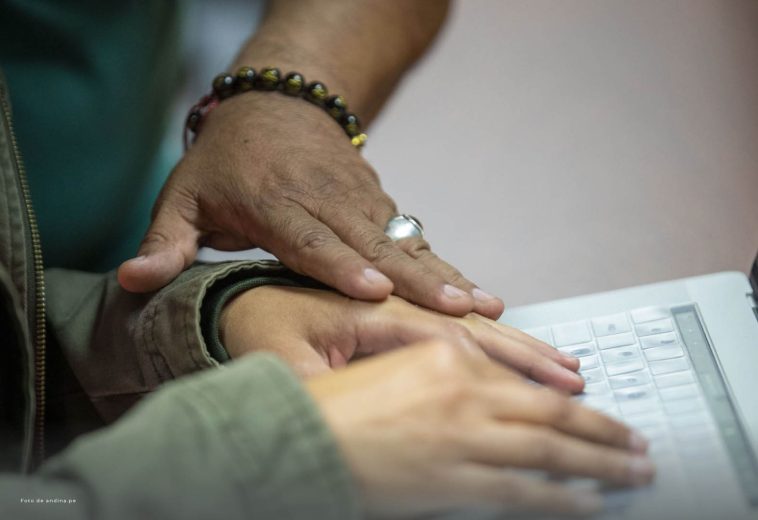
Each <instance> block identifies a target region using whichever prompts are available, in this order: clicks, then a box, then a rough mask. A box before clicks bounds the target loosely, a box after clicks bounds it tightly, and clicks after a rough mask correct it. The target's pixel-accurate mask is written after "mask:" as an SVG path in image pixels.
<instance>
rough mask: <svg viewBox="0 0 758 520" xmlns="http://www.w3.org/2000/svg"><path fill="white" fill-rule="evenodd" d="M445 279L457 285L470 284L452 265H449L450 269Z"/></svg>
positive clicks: (464, 285)
mask: <svg viewBox="0 0 758 520" xmlns="http://www.w3.org/2000/svg"><path fill="white" fill-rule="evenodd" d="M447 281H448V283H451V284H453V285H455V286H458V287H466V286H470V285H472V284H471V282H469V281H468V279H467V278H466V277H465V276H463V273H461V272H460V271H459V270H458V269H456V268H454V267H451V268H450V271H449V272H448V273H447Z"/></svg>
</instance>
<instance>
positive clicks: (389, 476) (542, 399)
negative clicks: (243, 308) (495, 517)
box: [306, 341, 655, 517]
mask: <svg viewBox="0 0 758 520" xmlns="http://www.w3.org/2000/svg"><path fill="white" fill-rule="evenodd" d="M478 354H479V355H477V351H475V350H473V351H472V350H471V349H467V348H465V343H461V342H455V341H453V342H450V341H428V342H424V343H421V344H416V345H413V346H409V347H407V348H405V349H402V350H398V351H394V352H391V353H386V354H382V355H380V356H376V357H374V358H371V359H367V360H363V361H359V362H356V363H354V364H351V365H350V366H348V367H347V368H345V369H342V370H337V371H334V372H333V373H329V374H325V375H322V376H318V377H315V378H312V379H310V380H308V381H307V382H306V385H307V387H308V389H309V390H310V393H311V394H312V395H313V397H314V398H315V400H316V402H317V404H318V406H319V407H320V409H321V411H322V413H323V415H324V417H325V419H326V422H327V424H328V425H329V426H330V427H331V429H332V431H333V432H334V434H335V436H336V438H337V441H338V443H339V445H340V447H341V449H342V453H343V454H344V456H345V458H346V460H347V463H348V466H349V467H350V469H351V471H352V472H353V475H354V477H355V479H356V481H357V483H358V485H359V488H360V490H361V493H362V498H363V501H364V504H365V509H366V513H368V514H369V515H371V516H380V517H393V516H403V517H407V516H409V515H413V514H424V513H430V512H438V511H441V510H445V509H450V508H459V507H478V508H487V509H495V510H498V511H512V510H527V511H534V512H560V513H589V512H593V511H595V510H597V509H599V508H600V507H601V505H602V501H601V499H600V497H599V496H598V495H597V494H595V493H594V492H588V491H577V490H572V489H570V488H569V487H567V486H566V485H564V484H561V483H559V482H556V481H552V482H551V481H548V480H546V479H542V478H535V476H534V475H533V474H532V475H529V474H527V473H524V472H519V471H517V469H518V468H527V469H534V470H543V471H545V472H548V473H550V474H557V475H561V476H581V477H591V478H596V479H600V480H602V481H608V482H610V483H613V484H618V485H631V486H636V485H643V484H646V483H648V482H650V481H651V479H652V478H653V475H654V472H655V470H654V467H653V465H652V463H651V462H650V460H649V459H648V458H647V457H645V456H644V453H645V451H646V449H647V442H646V441H645V440H644V438H642V437H641V436H640V435H639V434H637V433H635V432H633V431H631V430H630V429H628V428H627V427H626V426H624V425H622V424H621V423H619V422H616V421H615V420H613V419H610V418H609V417H606V416H604V415H601V414H599V413H596V412H594V411H591V410H589V409H587V408H584V407H582V406H581V405H579V404H578V403H576V402H575V401H572V400H571V399H570V398H569V397H568V396H566V395H563V394H560V393H558V392H555V391H553V390H550V389H547V388H544V387H537V386H534V385H530V384H527V383H526V382H525V381H524V380H523V378H521V377H519V376H518V375H516V374H515V373H514V372H513V371H511V370H509V369H506V368H503V367H501V366H499V365H497V364H495V363H493V362H492V361H490V360H488V359H487V357H486V356H482V355H481V353H480V352H479V353H478Z"/></svg>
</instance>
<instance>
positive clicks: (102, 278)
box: [46, 261, 297, 434]
mask: <svg viewBox="0 0 758 520" xmlns="http://www.w3.org/2000/svg"><path fill="white" fill-rule="evenodd" d="M296 278H297V277H296V276H294V275H292V273H291V272H290V271H288V270H287V269H285V268H284V267H282V265H281V264H279V263H278V262H271V261H257V262H227V263H222V264H209V265H198V266H195V267H193V268H191V269H189V270H187V271H185V272H184V273H182V274H181V275H180V276H179V277H178V278H177V279H176V280H175V281H174V282H172V283H171V284H169V285H168V286H166V287H165V288H164V289H162V290H160V291H159V292H157V293H155V294H147V295H141V294H131V293H128V292H126V291H124V290H123V289H121V287H120V286H119V284H118V282H117V280H116V276H115V273H109V274H106V275H98V274H91V273H81V272H75V271H65V270H60V269H51V270H48V271H47V272H46V282H47V300H48V324H49V325H48V329H49V331H50V334H49V336H50V340H49V347H48V358H49V362H48V374H49V386H50V388H49V389H48V395H49V398H50V400H51V403H53V404H54V403H58V404H59V406H50V407H48V408H49V409H50V410H51V413H52V414H53V415H55V413H56V410H65V415H64V414H63V413H61V414H60V417H59V418H58V419H57V422H60V423H64V422H65V421H66V419H67V418H66V416H69V417H70V416H71V415H72V414H71V412H72V411H74V412H75V413H74V415H77V416H79V417H81V418H82V421H83V422H84V423H87V422H88V421H90V419H89V418H91V417H99V418H101V419H102V421H104V422H106V423H108V422H111V421H113V420H115V419H116V418H118V417H119V416H120V415H121V414H122V413H123V412H124V411H126V410H127V409H128V408H129V407H131V406H132V405H133V404H134V403H135V402H136V401H137V400H138V399H139V398H140V397H141V396H143V395H144V394H146V393H148V392H151V391H152V390H154V389H155V388H157V387H158V386H159V385H161V384H162V383H164V382H166V381H169V380H172V379H175V378H178V377H181V376H183V375H186V374H190V373H193V372H196V371H199V370H204V369H207V368H214V367H218V366H219V363H218V362H217V361H216V360H215V359H214V358H213V357H212V356H211V355H210V353H209V351H208V347H207V342H206V339H205V337H204V335H203V331H202V329H201V323H202V322H203V313H207V314H209V315H213V316H217V315H218V314H219V313H220V309H217V308H213V307H209V306H208V305H205V304H204V302H206V300H207V299H208V297H207V296H208V291H209V290H210V289H211V288H213V287H217V286H218V287H226V286H227V285H228V283H229V282H228V281H234V280H236V281H238V282H239V281H243V280H244V281H245V282H244V283H253V284H254V283H264V282H266V281H268V282H270V283H274V282H277V281H278V282H277V283H296V282H295V281H294V280H296ZM287 280H293V281H292V282H287ZM222 304H223V301H222V300H219V301H218V302H217V303H216V305H222ZM206 321H207V320H206ZM215 337H217V334H216V335H215ZM61 374H62V375H61ZM53 422H54V423H56V418H55V417H53ZM90 422H91V421H90ZM95 426H97V425H95ZM86 429H87V428H86V427H78V428H74V429H73V430H71V431H72V432H73V433H74V434H75V433H79V432H81V431H86Z"/></svg>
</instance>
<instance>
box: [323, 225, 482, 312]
mask: <svg viewBox="0 0 758 520" xmlns="http://www.w3.org/2000/svg"><path fill="white" fill-rule="evenodd" d="M323 219H324V222H326V223H327V224H328V225H329V226H331V227H332V229H333V230H334V231H335V232H336V233H337V235H338V236H339V237H340V238H341V239H342V240H343V241H344V242H345V243H346V244H348V245H350V246H352V247H354V248H355V250H356V251H358V252H359V253H360V254H361V255H363V257H364V258H366V259H368V260H370V261H371V262H372V263H373V264H374V265H376V266H377V268H378V269H379V270H380V271H381V272H382V273H384V274H385V275H386V276H388V277H389V278H390V279H391V280H392V282H393V283H394V285H395V294H397V295H398V296H401V297H402V298H405V299H406V300H408V301H411V302H413V303H416V304H418V305H422V306H424V307H427V308H429V309H434V310H436V311H439V312H442V313H445V314H450V315H454V316H463V315H465V314H467V313H469V312H471V311H472V310H473V308H474V299H473V297H472V296H471V295H470V294H468V293H466V292H465V291H463V290H461V289H458V288H457V287H455V286H453V285H450V284H448V283H446V280H445V279H444V278H442V277H441V276H440V275H439V274H437V273H435V272H433V271H432V270H431V269H429V268H428V267H427V266H425V265H424V264H423V263H421V262H418V261H417V260H414V259H413V258H411V257H410V256H408V254H406V253H405V252H404V251H403V250H402V249H400V248H399V247H398V246H397V245H396V244H395V243H394V242H393V241H392V240H391V239H390V238H389V237H388V236H387V235H386V234H385V233H384V231H382V230H381V229H380V228H379V227H377V225H376V224H374V223H373V222H371V221H370V220H368V219H367V218H366V217H365V216H364V215H362V214H359V213H347V212H346V211H344V210H338V211H334V212H332V213H329V212H324V214H323Z"/></svg>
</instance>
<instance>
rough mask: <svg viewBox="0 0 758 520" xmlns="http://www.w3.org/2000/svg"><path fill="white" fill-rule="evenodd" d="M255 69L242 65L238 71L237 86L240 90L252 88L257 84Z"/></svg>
mask: <svg viewBox="0 0 758 520" xmlns="http://www.w3.org/2000/svg"><path fill="white" fill-rule="evenodd" d="M255 77H256V74H255V69H254V68H252V67H240V68H239V70H238V71H237V88H238V89H239V91H240V92H245V91H246V90H250V89H252V88H253V87H254V86H255Z"/></svg>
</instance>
